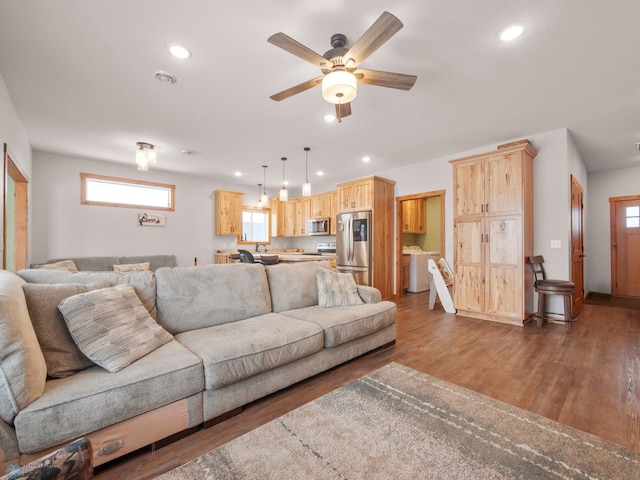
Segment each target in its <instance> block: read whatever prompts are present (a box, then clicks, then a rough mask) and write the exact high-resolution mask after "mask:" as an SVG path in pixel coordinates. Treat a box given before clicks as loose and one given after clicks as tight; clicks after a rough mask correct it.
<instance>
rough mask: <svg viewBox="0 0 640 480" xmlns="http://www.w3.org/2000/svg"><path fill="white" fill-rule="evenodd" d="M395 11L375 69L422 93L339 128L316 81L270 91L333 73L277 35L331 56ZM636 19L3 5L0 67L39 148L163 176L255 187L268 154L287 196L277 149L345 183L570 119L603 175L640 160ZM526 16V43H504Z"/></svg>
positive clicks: (358, 7) (546, 12) (112, 3)
mask: <svg viewBox="0 0 640 480" xmlns="http://www.w3.org/2000/svg"><path fill="white" fill-rule="evenodd" d="M384 10H388V11H389V12H391V13H393V14H394V15H396V16H397V17H398V18H399V19H400V20H401V21H402V22H403V23H404V28H403V29H402V30H400V31H399V32H398V33H397V34H396V35H395V36H394V37H393V38H391V39H390V40H389V41H388V42H387V43H386V44H384V45H383V46H382V47H381V48H380V49H379V50H377V51H376V52H375V53H373V54H372V55H371V56H370V57H369V58H368V59H367V60H366V61H365V62H364V63H363V64H362V67H363V68H371V69H376V70H386V71H392V72H399V73H408V74H414V75H417V76H418V80H417V82H416V84H415V86H414V87H413V89H412V90H410V91H401V90H395V89H388V88H381V87H374V86H370V85H360V87H359V89H358V97H357V98H356V99H355V100H354V101H353V103H352V109H353V114H352V115H351V116H350V117H347V118H345V119H344V121H343V122H342V123H341V124H338V123H337V122H334V123H330V124H329V123H326V122H325V121H324V120H323V118H322V117H323V115H324V114H325V113H329V112H332V111H333V107H332V105H330V104H328V103H326V102H325V101H324V100H322V97H321V92H320V88H318V87H317V88H314V89H312V90H309V91H306V92H303V93H300V94H298V95H296V96H294V97H292V98H289V99H287V100H284V101H282V102H275V101H273V100H270V99H269V95H271V94H274V93H276V92H279V91H281V90H284V89H285V88H288V87H290V86H293V85H296V84H298V83H301V82H303V81H305V80H308V79H311V78H313V77H315V76H317V75H319V73H320V72H319V70H318V69H317V67H314V66H313V65H311V64H309V63H307V62H305V61H303V60H301V59H300V58H298V57H295V56H293V55H291V54H289V53H287V52H285V51H284V50H281V49H279V48H277V47H275V46H273V45H271V44H269V43H267V38H268V37H269V36H270V35H271V34H273V33H276V32H280V31H282V32H284V33H286V34H287V35H289V36H291V37H293V38H294V39H296V40H298V41H299V42H300V43H302V44H304V45H306V46H307V47H309V48H310V49H312V50H314V51H316V52H318V53H320V54H323V53H324V52H325V51H326V50H329V49H330V48H331V47H330V44H329V38H330V36H331V35H332V34H334V33H344V34H345V35H346V36H347V38H348V40H349V43H348V46H349V45H351V44H353V42H355V40H357V38H359V37H360V35H361V34H362V33H364V31H365V30H366V29H367V28H368V27H369V26H370V25H371V24H372V23H373V22H374V21H375V20H376V18H378V16H379V15H380V14H381V13H382V12H383V11H384ZM639 17H640V1H638V0H606V1H605V0H537V1H531V0H483V1H478V0H466V1H463V0H456V1H452V0H429V1H417V0H415V1H407V0H388V1H376V0H350V1H346V0H322V1H318V0H315V1H308V0H304V1H295V0H272V1H264V0H245V1H236V2H221V1H206V0H181V1H169V0H90V1H87V0H20V1H15V0H0V74H1V75H2V77H3V78H4V81H5V83H6V85H7V88H8V90H9V94H10V95H11V98H12V100H13V103H14V105H15V108H16V110H17V113H18V116H19V117H20V120H21V122H22V124H23V126H24V128H25V130H26V132H27V135H28V137H29V140H30V142H31V145H32V147H33V149H34V150H41V151H47V152H55V153H61V154H68V155H74V156H80V157H87V158H95V159H99V160H107V161H113V162H126V163H130V164H131V165H132V169H133V168H134V167H133V164H134V150H135V142H137V141H146V142H150V143H153V144H155V145H157V146H158V148H159V150H158V157H159V160H158V162H159V163H158V165H157V166H155V167H152V168H158V169H163V170H169V171H176V172H183V173H188V174H197V175H203V176H211V177H221V178H222V179H224V180H228V181H234V182H238V183H245V184H247V185H256V184H257V183H260V182H262V178H263V172H262V169H261V165H263V164H266V165H269V167H270V168H269V170H268V173H267V187H271V188H277V187H278V186H279V184H281V183H282V162H280V157H282V156H286V157H288V158H289V161H288V162H287V164H286V167H287V177H288V179H289V180H291V182H292V183H293V185H299V184H300V183H302V181H303V179H304V152H303V147H305V146H309V147H311V152H310V154H309V166H310V171H315V170H316V169H317V168H322V169H323V170H325V172H326V176H325V179H324V180H323V181H322V183H326V184H333V183H335V182H338V181H341V180H347V179H351V178H357V177H360V176H364V175H370V174H373V173H376V172H380V171H383V170H386V169H389V168H392V167H394V166H400V165H407V164H412V163H416V162H422V161H424V160H428V159H435V158H439V157H442V156H446V155H451V154H455V153H458V152H463V151H465V150H470V149H473V148H478V147H481V146H485V145H489V144H495V143H501V142H503V141H509V140H513V139H518V138H523V137H525V136H526V135H531V134H535V133H542V132H546V131H550V130H554V129H557V128H561V127H567V128H568V129H569V130H570V131H571V132H572V134H573V138H574V139H575V142H576V144H577V146H578V149H579V151H580V153H581V155H582V157H583V158H584V160H585V162H586V164H587V168H588V170H589V171H590V172H595V171H600V170H607V169H614V168H623V167H628V166H634V165H638V164H639V163H640V155H638V154H637V153H636V151H635V142H637V141H640V123H639V122H638V118H640V61H639V58H638V47H639V46H640V29H639V28H638V25H637V19H638V18H639ZM516 22H520V23H523V24H524V25H525V27H526V31H525V33H524V35H523V36H522V37H521V38H520V39H518V40H516V41H515V42H512V43H510V44H505V43H502V42H499V41H498V40H497V35H498V33H499V32H500V30H501V29H502V28H503V27H505V26H507V25H509V24H513V23H516ZM169 43H180V44H183V45H185V46H186V47H188V48H189V49H190V50H191V51H192V53H193V56H192V57H191V58H190V59H188V60H178V59H176V58H173V57H172V56H171V55H169V53H168V51H167V48H166V46H167V44H169ZM157 71H166V72H169V73H171V74H173V75H175V76H176V77H177V79H178V82H177V83H176V84H175V85H171V86H169V85H164V84H161V83H160V82H158V81H157V80H155V78H154V74H155V73H156V72H157ZM183 149H189V150H193V151H195V152H196V154H195V155H192V156H189V157H187V156H184V155H182V154H181V151H182V150H183ZM365 154H367V155H370V156H371V157H372V161H371V162H370V163H369V164H363V163H362V162H361V161H360V158H361V157H362V156H363V155H365ZM236 169H238V170H241V171H242V172H244V176H243V177H241V178H240V179H236V178H234V177H233V171H234V170H236ZM309 180H310V181H311V182H312V183H316V184H317V183H318V179H317V178H316V177H315V176H313V175H311V174H310V178H309ZM294 193H295V192H294Z"/></svg>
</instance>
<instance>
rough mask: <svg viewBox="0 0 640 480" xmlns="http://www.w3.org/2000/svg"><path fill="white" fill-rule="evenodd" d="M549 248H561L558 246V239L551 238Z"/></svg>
mask: <svg viewBox="0 0 640 480" xmlns="http://www.w3.org/2000/svg"><path fill="white" fill-rule="evenodd" d="M551 248H562V247H561V246H560V240H551Z"/></svg>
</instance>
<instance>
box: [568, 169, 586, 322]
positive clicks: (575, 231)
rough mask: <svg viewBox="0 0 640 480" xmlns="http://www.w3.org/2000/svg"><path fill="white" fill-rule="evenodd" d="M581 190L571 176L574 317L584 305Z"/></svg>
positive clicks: (572, 311) (572, 305)
mask: <svg viewBox="0 0 640 480" xmlns="http://www.w3.org/2000/svg"><path fill="white" fill-rule="evenodd" d="M582 197H583V190H582V186H581V185H580V184H579V183H578V180H576V178H575V177H574V176H573V175H571V281H572V282H573V283H575V284H576V290H575V292H574V293H573V297H572V299H571V314H572V315H573V316H574V317H575V316H577V315H578V314H579V313H580V311H581V310H582V305H583V303H584V243H583V233H582V218H583V203H582Z"/></svg>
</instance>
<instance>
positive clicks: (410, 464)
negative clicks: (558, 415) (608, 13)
mask: <svg viewBox="0 0 640 480" xmlns="http://www.w3.org/2000/svg"><path fill="white" fill-rule="evenodd" d="M157 478H159V479H162V480H169V479H171V480H180V479H189V480H196V479H207V480H208V479H241V480H248V479H279V480H284V479H296V480H297V479H447V480H452V479H465V480H467V479H526V480H532V479H547V478H548V479H589V480H595V479H616V480H622V479H632V478H633V479H638V478H640V454H639V453H637V452H634V451H632V450H629V449H626V448H624V447H621V446H618V445H615V444H613V443H610V442H607V441H605V440H603V439H600V438H598V437H595V436H593V435H589V434H587V433H584V432H581V431H578V430H575V429H573V428H570V427H567V426H565V425H562V424H559V423H557V422H554V421H551V420H548V419H546V418H543V417H540V416H538V415H535V414H532V413H530V412H526V411H524V410H521V409H518V408H515V407H513V406H510V405H507V404H505V403H502V402H499V401H497V400H493V399H491V398H489V397H486V396H484V395H481V394H478V393H476V392H472V391H470V390H467V389H464V388H461V387H458V386H456V385H453V384H451V383H448V382H445V381H442V380H439V379H437V378H434V377H431V376H429V375H426V374H424V373H421V372H418V371H416V370H413V369H411V368H408V367H405V366H403V365H400V364H398V363H390V364H389V365H386V366H384V367H382V368H381V369H379V370H376V371H375V372H373V373H371V374H369V375H367V376H365V377H362V378H361V379H359V380H356V381H354V382H352V383H350V384H348V385H346V386H344V387H341V388H339V389H337V390H335V391H333V392H331V393H329V394H327V395H325V396H323V397H321V398H319V399H317V400H314V401H313V402H311V403H308V404H306V405H304V406H302V407H300V408H298V409H296V410H294V411H292V412H290V413H288V414H286V415H283V416H282V417H280V418H278V419H276V420H273V421H271V422H269V423H267V424H265V425H263V426H262V427H259V428H257V429H255V430H253V431H251V432H249V433H247V434H245V435H243V436H241V437H239V438H237V439H235V440H232V441H231V442H229V443H227V444H225V445H222V446H221V447H219V448H217V449H215V450H213V451H211V452H209V453H207V454H205V455H202V456H201V457H199V458H197V459H196V460H193V461H192V462H190V463H187V464H185V465H182V466H181V467H178V468H176V469H175V470H172V471H170V472H168V473H166V474H164V475H162V476H160V477H157Z"/></svg>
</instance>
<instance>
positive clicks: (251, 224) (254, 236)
mask: <svg viewBox="0 0 640 480" xmlns="http://www.w3.org/2000/svg"><path fill="white" fill-rule="evenodd" d="M270 216H271V210H269V209H268V208H267V209H264V210H261V209H258V208H255V207H247V206H245V207H242V236H241V237H238V243H270V242H271V232H270V230H269V225H270V224H271V222H270V221H269V218H270Z"/></svg>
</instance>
